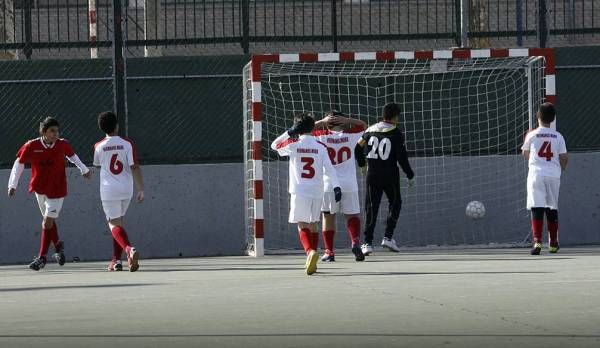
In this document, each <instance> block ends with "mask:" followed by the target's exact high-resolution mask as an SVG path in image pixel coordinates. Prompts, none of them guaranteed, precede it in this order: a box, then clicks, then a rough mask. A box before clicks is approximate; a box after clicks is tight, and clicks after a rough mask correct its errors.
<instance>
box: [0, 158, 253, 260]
mask: <svg viewBox="0 0 600 348" xmlns="http://www.w3.org/2000/svg"><path fill="white" fill-rule="evenodd" d="M30 173H31V171H30V170H26V171H25V173H24V174H23V177H22V178H21V182H20V185H19V188H18V192H17V196H16V197H13V198H12V199H9V198H8V197H7V196H6V193H5V192H6V191H4V190H5V189H3V192H2V195H1V197H0V263H13V262H24V261H28V260H30V259H31V257H32V256H33V255H34V254H37V251H38V247H39V235H40V228H41V227H40V226H41V215H40V212H39V209H38V207H37V203H36V201H35V197H34V196H33V195H30V194H28V193H27V184H28V182H29V178H30ZM143 173H144V179H145V185H146V190H145V191H146V201H145V202H144V203H142V204H134V203H133V202H132V204H131V205H130V208H129V211H128V213H127V221H126V223H125V226H126V228H127V231H128V233H129V236H130V239H131V241H132V243H133V244H134V245H135V246H136V247H137V248H138V249H139V250H140V252H141V255H142V257H145V258H150V257H177V256H180V254H181V256H187V257H189V256H209V255H211V256H212V255H239V254H241V253H242V248H243V246H244V245H243V244H244V241H245V238H244V228H243V215H242V214H243V200H242V192H243V180H242V175H241V174H242V172H241V164H219V165H177V166H176V165H168V166H144V167H143ZM97 174H98V172H97V169H96V170H95V172H94V177H93V179H91V180H90V181H86V180H85V179H83V178H82V177H81V176H80V175H79V172H78V171H77V170H76V169H69V171H68V181H69V196H68V197H67V198H66V199H65V202H64V206H63V210H62V213H61V216H60V218H59V220H58V227H59V233H60V236H61V239H64V240H65V243H66V254H67V258H68V260H71V258H72V257H73V256H78V257H80V258H81V259H82V260H108V259H109V258H110V256H111V255H112V254H111V252H112V244H111V240H110V234H109V232H108V228H106V227H105V218H104V213H103V212H102V207H101V204H100V194H99V178H98V175H97ZM9 175H10V170H1V171H0V183H3V184H2V187H6V186H5V185H6V183H7V182H8V177H9ZM50 250H53V249H52V248H51V249H50Z"/></svg>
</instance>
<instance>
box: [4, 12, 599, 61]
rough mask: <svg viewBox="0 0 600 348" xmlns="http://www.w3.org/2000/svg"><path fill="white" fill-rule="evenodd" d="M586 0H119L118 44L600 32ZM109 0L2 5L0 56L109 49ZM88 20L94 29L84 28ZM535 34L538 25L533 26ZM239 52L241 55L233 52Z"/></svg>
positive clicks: (450, 39) (329, 43) (478, 42)
mask: <svg viewBox="0 0 600 348" xmlns="http://www.w3.org/2000/svg"><path fill="white" fill-rule="evenodd" d="M594 2H595V1H594V0H561V1H558V0H511V1H506V0H419V1H409V0H126V1H123V2H122V3H123V5H122V7H123V8H122V15H123V21H122V22H123V23H124V25H123V26H124V27H123V40H124V45H125V46H127V47H133V48H148V47H152V46H154V47H156V48H159V47H168V46H182V45H188V46H189V45H191V46H193V45H219V44H230V45H231V44H233V45H235V46H237V47H238V48H239V49H240V51H241V52H243V53H249V52H253V45H256V44H266V43H280V44H282V43H283V44H298V43H319V44H322V45H326V47H328V49H329V50H331V51H338V50H339V49H340V47H341V46H342V48H343V45H341V43H347V42H393V41H394V40H408V41H411V40H446V41H445V44H446V45H452V44H453V45H456V46H459V45H462V46H472V47H474V46H485V45H493V42H490V40H493V39H497V38H514V39H515V40H516V42H515V43H516V45H517V46H518V45H522V44H523V39H524V38H525V39H527V38H531V37H537V38H538V40H537V41H536V42H542V43H544V41H543V39H545V38H546V37H550V38H551V39H552V38H554V37H558V38H567V39H568V38H569V37H572V36H573V35H576V36H578V37H590V38H591V41H593V40H594V39H595V37H596V35H597V34H600V18H599V17H600V6H598V5H597V4H594ZM113 4H114V1H108V0H0V21H1V23H0V50H4V51H7V50H20V52H22V55H24V56H25V57H26V58H30V57H31V56H32V52H33V50H43V49H48V50H61V49H90V48H101V47H110V46H111V45H112V35H113V29H114V25H115V21H114V17H113V12H114V11H113V10H112V6H113ZM92 24H93V26H92ZM540 28H541V29H540ZM241 52H240V53H241Z"/></svg>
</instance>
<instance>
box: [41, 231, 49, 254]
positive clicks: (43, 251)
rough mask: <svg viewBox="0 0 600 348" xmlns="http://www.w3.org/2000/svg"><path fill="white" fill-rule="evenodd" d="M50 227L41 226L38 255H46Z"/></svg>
mask: <svg viewBox="0 0 600 348" xmlns="http://www.w3.org/2000/svg"><path fill="white" fill-rule="evenodd" d="M50 231H51V229H50V228H49V229H45V228H42V235H41V236H40V254H39V257H44V258H45V257H46V254H47V253H48V248H50V233H51V232H50Z"/></svg>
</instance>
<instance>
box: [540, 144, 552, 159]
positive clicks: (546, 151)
mask: <svg viewBox="0 0 600 348" xmlns="http://www.w3.org/2000/svg"><path fill="white" fill-rule="evenodd" d="M538 156H540V157H544V158H546V161H551V160H552V157H554V154H553V153H552V144H551V143H550V142H549V141H544V143H543V144H542V148H541V149H540V151H539V152H538Z"/></svg>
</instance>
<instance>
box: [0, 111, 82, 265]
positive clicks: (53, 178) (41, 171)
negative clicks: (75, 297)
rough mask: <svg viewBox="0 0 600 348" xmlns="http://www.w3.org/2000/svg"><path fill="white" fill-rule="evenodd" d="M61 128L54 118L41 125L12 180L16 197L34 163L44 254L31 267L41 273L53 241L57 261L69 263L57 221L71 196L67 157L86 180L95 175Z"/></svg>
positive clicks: (10, 185)
mask: <svg viewBox="0 0 600 348" xmlns="http://www.w3.org/2000/svg"><path fill="white" fill-rule="evenodd" d="M58 127H59V123H58V121H57V120H56V119H55V118H52V117H46V118H45V119H44V120H43V121H42V122H41V123H40V137H39V138H36V139H33V140H30V141H28V142H26V143H25V144H24V145H23V146H21V148H20V149H19V152H18V153H17V159H16V160H15V163H14V165H13V168H12V171H11V173H10V179H9V181H8V196H9V197H12V196H14V195H15V192H16V189H17V186H18V184H19V179H20V178H21V175H22V174H23V170H24V169H25V164H26V163H30V164H31V181H30V182H29V192H34V193H35V197H36V198H37V201H38V205H39V207H40V211H41V212H42V216H43V221H42V235H41V240H40V252H39V254H38V256H37V257H35V258H34V259H33V261H32V262H31V263H30V264H29V268H31V269H32V270H34V271H39V270H40V269H41V268H44V266H45V265H46V254H47V253H48V249H49V247H50V242H52V244H54V248H55V250H56V253H55V254H54V259H56V261H57V262H58V264H59V265H61V266H62V265H64V264H65V254H64V243H63V242H62V241H61V240H59V238H58V227H57V226H56V221H55V220H56V219H57V218H58V216H59V214H60V210H61V208H62V204H63V201H64V198H65V197H66V196H67V175H66V173H65V157H66V158H67V159H68V160H69V162H71V163H73V164H75V165H76V166H77V168H79V170H80V171H81V174H82V175H83V176H84V177H85V178H86V179H89V178H90V177H91V175H92V173H91V172H90V170H89V169H88V168H87V167H86V166H85V164H83V163H82V162H81V160H80V159H79V157H78V156H77V155H76V154H75V152H74V151H73V148H72V147H71V144H69V142H68V141H66V140H65V139H62V138H59V137H58V135H59V132H58Z"/></svg>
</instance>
